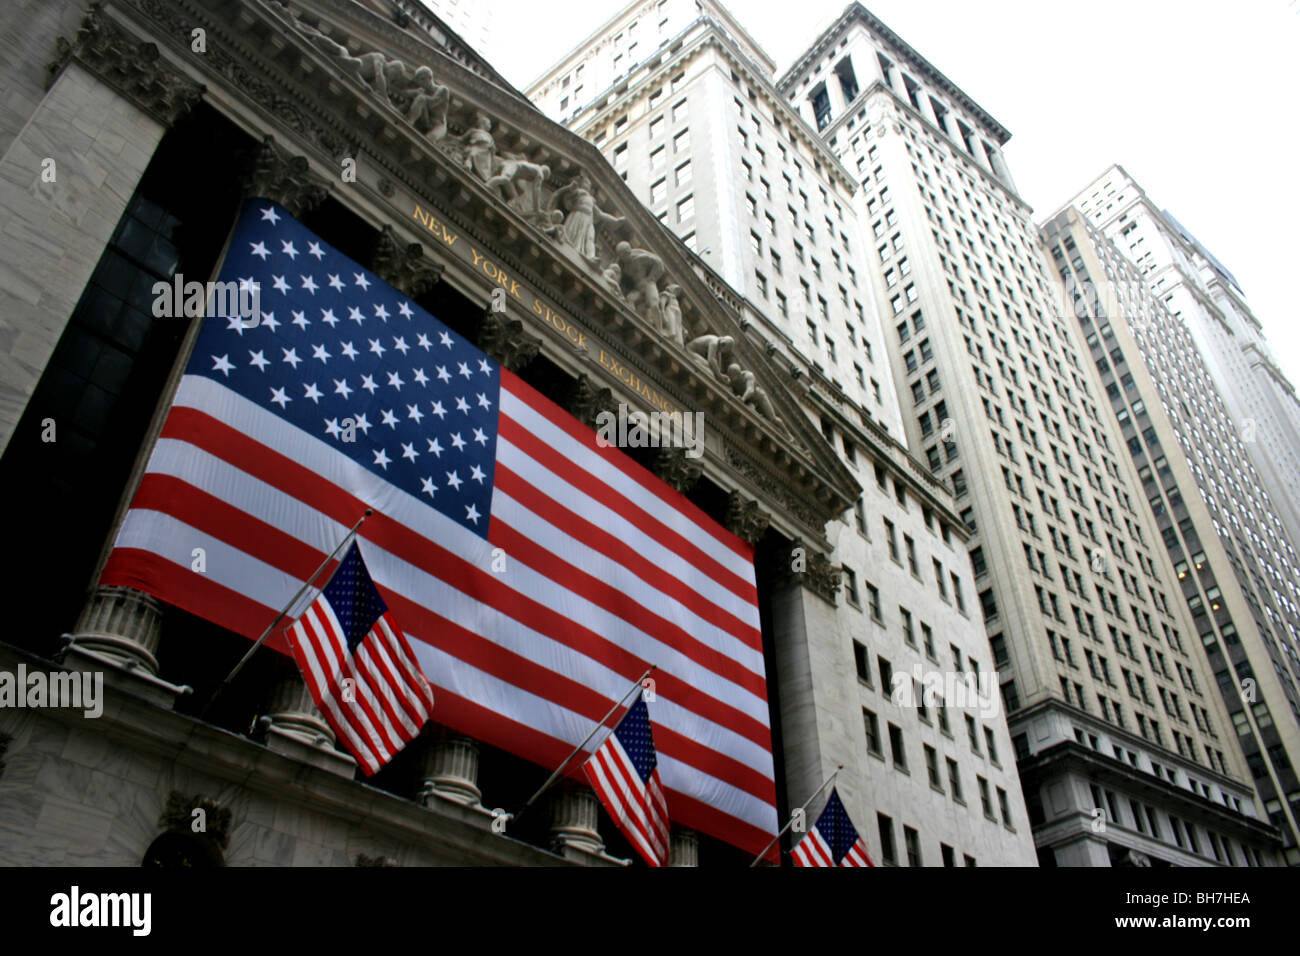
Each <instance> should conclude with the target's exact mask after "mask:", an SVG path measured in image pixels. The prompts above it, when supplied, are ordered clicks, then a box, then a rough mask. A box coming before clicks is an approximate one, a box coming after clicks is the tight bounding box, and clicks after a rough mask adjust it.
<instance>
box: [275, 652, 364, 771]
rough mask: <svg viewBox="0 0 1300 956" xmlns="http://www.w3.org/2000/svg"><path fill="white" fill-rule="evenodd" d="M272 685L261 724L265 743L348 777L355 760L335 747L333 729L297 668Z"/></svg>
mask: <svg viewBox="0 0 1300 956" xmlns="http://www.w3.org/2000/svg"><path fill="white" fill-rule="evenodd" d="M287 670H288V669H287V668H286V674H285V675H284V677H282V678H281V680H280V681H279V683H277V684H276V685H275V689H274V690H273V691H272V693H271V703H270V706H269V707H268V708H267V713H266V715H265V716H264V717H263V718H262V719H261V721H260V723H262V724H263V725H264V726H265V729H266V746H267V747H268V748H269V749H271V750H274V751H275V752H276V753H281V754H284V755H285V756H286V757H293V758H294V759H295V760H301V761H302V762H303V763H309V764H312V765H313V766H316V767H321V768H322V769H325V770H329V771H331V772H332V773H337V774H339V775H340V776H343V777H351V776H352V775H353V773H354V772H355V771H356V766H357V762H356V761H355V760H354V759H353V758H352V757H351V756H349V755H348V754H345V753H341V752H340V751H338V750H335V749H334V731H333V729H332V728H331V727H330V725H329V723H327V722H326V720H325V718H324V717H323V716H321V712H320V711H319V710H317V709H316V702H315V701H314V700H312V696H311V691H310V690H308V689H307V684H306V683H305V682H304V681H303V679H302V676H301V675H299V674H298V673H297V672H296V671H295V672H293V673H287Z"/></svg>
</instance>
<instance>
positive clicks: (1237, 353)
mask: <svg viewBox="0 0 1300 956" xmlns="http://www.w3.org/2000/svg"><path fill="white" fill-rule="evenodd" d="M1070 204H1071V205H1073V206H1074V207H1075V208H1077V209H1079V210H1080V212H1082V213H1083V215H1084V216H1085V217H1086V218H1087V219H1088V221H1089V222H1090V223H1091V224H1092V225H1093V226H1095V227H1096V228H1097V230H1098V231H1099V232H1101V233H1102V234H1103V235H1105V236H1106V237H1107V238H1109V239H1110V240H1111V241H1112V242H1113V243H1114V244H1115V248H1116V249H1117V250H1118V251H1119V253H1120V254H1121V255H1123V256H1124V257H1125V258H1126V259H1128V260H1129V262H1131V263H1133V265H1134V266H1135V267H1136V269H1137V271H1138V274H1139V275H1140V276H1141V278H1142V281H1144V282H1145V283H1146V284H1147V288H1148V289H1150V290H1151V294H1152V295H1154V296H1155V297H1156V298H1158V299H1160V300H1161V302H1162V303H1163V304H1164V305H1165V307H1166V308H1167V309H1168V310H1169V312H1170V313H1171V314H1172V315H1173V316H1174V317H1175V318H1177V319H1180V320H1181V321H1182V323H1183V325H1184V326H1185V327H1186V328H1187V331H1188V332H1189V333H1190V335H1191V340H1192V342H1193V343H1195V345H1196V348H1197V350H1198V351H1199V352H1200V355H1201V360H1202V361H1203V362H1204V364H1205V368H1206V370H1207V371H1208V372H1209V373H1210V376H1211V377H1212V378H1213V380H1214V384H1215V388H1216V389H1217V390H1218V392H1219V394H1220V395H1221V396H1222V397H1223V402H1224V406H1225V408H1226V410H1227V413H1228V415H1229V417H1230V419H1231V422H1232V428H1233V431H1234V432H1235V433H1236V435H1237V437H1238V438H1240V439H1241V445H1242V449H1243V451H1244V452H1245V453H1246V455H1247V456H1248V457H1249V459H1250V461H1251V464H1252V465H1254V468H1255V470H1256V471H1257V472H1258V478H1259V481H1260V482H1261V483H1262V484H1263V487H1264V488H1265V489H1267V491H1268V497H1269V498H1270V500H1271V502H1272V508H1271V509H1269V510H1268V511H1267V512H1266V513H1263V514H1261V515H1260V516H1259V518H1258V527H1257V530H1258V533H1259V535H1260V538H1259V541H1258V543H1257V546H1258V547H1261V548H1264V549H1266V550H1268V551H1270V552H1276V553H1277V555H1278V557H1277V559H1276V560H1280V561H1282V562H1285V563H1289V564H1290V565H1291V566H1292V568H1294V567H1295V565H1296V563H1297V559H1296V555H1295V551H1294V550H1293V549H1294V546H1295V544H1296V542H1297V541H1300V398H1297V396H1296V390H1295V385H1294V384H1293V383H1292V382H1291V381H1290V380H1289V379H1288V378H1287V376H1286V373H1285V372H1283V371H1282V369H1281V368H1280V367H1279V366H1278V363H1277V359H1276V358H1275V357H1274V355H1273V352H1272V350H1271V348H1270V347H1269V344H1268V340H1267V339H1266V338H1265V336H1264V330H1263V327H1262V326H1261V325H1260V322H1259V319H1257V318H1256V317H1255V315H1254V313H1253V312H1252V310H1251V308H1250V306H1249V304H1248V303H1247V302H1246V295H1245V293H1244V292H1243V291H1242V289H1241V286H1240V285H1239V284H1238V282H1237V280H1236V278H1235V277H1234V276H1233V274H1232V273H1231V272H1230V271H1229V270H1228V268H1227V267H1226V266H1225V265H1224V264H1223V263H1222V262H1220V261H1219V260H1218V259H1217V258H1216V257H1215V256H1214V255H1213V254H1212V253H1211V252H1210V251H1209V250H1208V249H1207V248H1206V247H1205V246H1204V245H1203V244H1202V243H1201V242H1200V240H1198V239H1197V238H1196V237H1195V236H1193V235H1192V234H1191V232H1189V231H1188V230H1187V228H1186V227H1185V226H1183V225H1182V224H1181V223H1180V222H1179V221H1178V220H1177V219H1175V218H1174V217H1173V216H1172V215H1171V214H1170V213H1169V212H1168V211H1167V210H1163V209H1161V208H1160V207H1159V206H1157V205H1156V203H1155V202H1154V201H1153V200H1152V199H1151V197H1150V196H1148V195H1147V192H1146V190H1145V189H1143V188H1142V186H1141V185H1140V184H1138V183H1137V182H1136V181H1134V179H1133V177H1132V176H1130V175H1129V174H1128V172H1127V171H1126V170H1125V169H1124V168H1123V167H1122V166H1111V167H1110V168H1109V169H1107V170H1106V171H1105V172H1104V173H1102V174H1101V175H1100V176H1098V177H1097V178H1096V179H1095V180H1093V182H1092V183H1090V184H1089V185H1088V186H1086V187H1084V189H1083V190H1082V191H1081V192H1080V193H1079V194H1078V195H1076V196H1075V197H1074V199H1073V200H1071V203H1070ZM1283 528H1285V529H1286V530H1285V533H1283V531H1282V529H1283ZM1288 541H1289V546H1288ZM1290 597H1291V598H1292V599H1293V600H1294V599H1295V598H1296V595H1294V594H1292V595H1290Z"/></svg>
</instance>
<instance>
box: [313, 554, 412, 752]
mask: <svg viewBox="0 0 1300 956" xmlns="http://www.w3.org/2000/svg"><path fill="white" fill-rule="evenodd" d="M289 633H290V634H291V635H292V638H293V640H292V644H293V656H294V658H295V659H296V660H297V661H298V668H299V669H300V670H301V671H302V676H303V680H304V681H306V682H307V687H308V689H309V690H310V691H311V696H312V698H313V699H314V700H315V701H316V706H317V707H318V708H319V709H320V712H321V713H322V714H324V715H325V719H326V720H327V721H329V725H330V726H331V727H332V728H333V729H334V733H336V734H337V735H338V738H339V740H340V741H341V742H342V743H343V744H344V745H345V746H346V747H347V748H348V750H349V751H350V752H351V753H352V755H353V756H354V757H356V758H357V762H358V763H359V764H360V765H361V768H362V770H364V771H365V773H366V775H367V776H369V775H370V774H373V773H375V772H376V771H377V770H379V769H380V768H381V767H383V766H384V764H386V763H388V761H390V760H392V759H393V757H394V756H396V754H397V752H398V751H399V750H401V749H402V748H403V747H404V746H406V744H407V743H408V742H409V741H410V740H411V739H412V738H413V737H415V735H416V734H418V733H419V732H420V728H422V727H423V726H424V724H425V721H427V720H428V719H429V715H430V713H431V712H432V711H433V691H432V690H431V689H430V688H429V682H428V681H426V680H425V679H424V675H423V674H422V673H420V665H419V664H418V663H417V662H416V660H415V658H414V656H413V655H412V654H411V649H410V647H408V646H407V643H406V639H405V638H404V637H403V636H402V631H401V628H399V627H398V626H397V624H396V623H395V622H394V621H393V619H392V615H391V614H390V613H389V611H388V605H386V604H385V603H384V599H383V598H382V597H380V596H379V591H378V590H376V589H375V584H374V582H373V581H371V580H370V572H369V571H367V570H366V563H365V561H363V560H362V559H361V550H360V549H359V548H358V547H357V543H356V542H355V541H354V542H352V544H351V545H349V547H348V550H347V552H346V553H345V554H344V555H343V560H342V561H340V562H339V566H338V568H337V569H335V571H334V573H333V574H332V575H331V576H330V579H329V582H328V583H327V584H326V585H325V587H324V588H323V589H322V590H321V592H320V594H319V595H318V596H317V597H316V600H315V601H313V602H312V603H311V605H310V606H308V608H307V610H305V611H304V612H303V613H302V616H301V617H300V618H298V620H297V621H295V622H294V624H293V626H292V627H291V628H290V629H289Z"/></svg>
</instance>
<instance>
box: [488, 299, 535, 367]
mask: <svg viewBox="0 0 1300 956" xmlns="http://www.w3.org/2000/svg"><path fill="white" fill-rule="evenodd" d="M477 344H478V347H479V348H481V349H482V350H483V351H484V352H486V353H487V354H488V355H490V356H492V357H493V358H494V359H496V360H497V361H498V362H500V363H501V364H502V365H503V366H505V367H506V368H508V369H509V370H510V371H512V372H517V371H519V369H520V368H522V367H523V366H524V365H527V364H528V363H529V362H531V361H532V360H533V358H534V357H536V355H537V353H538V351H540V349H541V345H542V343H541V341H540V340H538V339H536V338H534V337H533V336H531V335H529V334H528V333H526V332H525V331H524V324H523V323H522V322H521V321H519V320H518V319H512V318H510V317H509V316H508V315H506V314H505V313H504V312H501V311H499V310H496V309H491V308H489V309H487V310H486V311H484V313H483V321H482V323H480V324H479V327H478V336H477Z"/></svg>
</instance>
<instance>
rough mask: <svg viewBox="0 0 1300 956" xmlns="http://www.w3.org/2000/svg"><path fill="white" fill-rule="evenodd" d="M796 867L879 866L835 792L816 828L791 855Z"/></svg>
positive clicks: (818, 819)
mask: <svg viewBox="0 0 1300 956" xmlns="http://www.w3.org/2000/svg"><path fill="white" fill-rule="evenodd" d="M790 857H791V858H792V859H793V860H794V864H795V866H875V865H876V864H875V863H873V862H871V854H870V853H868V852H867V844H866V842H865V841H864V840H863V839H862V837H860V836H858V831H857V830H855V829H854V828H853V822H852V821H851V820H849V814H848V811H846V810H845V809H844V804H843V803H841V802H840V795H839V793H838V792H837V791H836V790H834V789H832V790H831V795H830V798H829V799H828V800H827V801H826V806H825V807H824V808H823V809H822V812H821V815H820V816H818V817H817V822H816V823H814V824H813V828H812V829H811V830H809V831H808V832H807V833H806V834H804V838H803V839H802V840H800V841H799V845H798V846H796V847H795V848H794V850H793V851H792V852H791V853H790Z"/></svg>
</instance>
